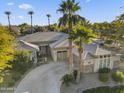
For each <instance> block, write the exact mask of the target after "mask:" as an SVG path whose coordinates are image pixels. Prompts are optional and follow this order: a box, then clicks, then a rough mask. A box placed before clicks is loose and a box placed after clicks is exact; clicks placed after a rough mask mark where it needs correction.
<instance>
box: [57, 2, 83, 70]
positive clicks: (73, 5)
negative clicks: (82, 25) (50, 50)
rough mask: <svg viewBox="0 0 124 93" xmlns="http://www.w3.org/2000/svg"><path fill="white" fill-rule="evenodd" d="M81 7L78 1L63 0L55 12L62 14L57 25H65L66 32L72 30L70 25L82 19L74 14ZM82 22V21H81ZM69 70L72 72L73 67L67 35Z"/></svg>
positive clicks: (70, 43) (70, 41)
mask: <svg viewBox="0 0 124 93" xmlns="http://www.w3.org/2000/svg"><path fill="white" fill-rule="evenodd" d="M80 9H81V7H80V6H79V3H78V2H76V1H75V0H63V1H62V2H61V4H60V7H59V9H58V10H57V12H59V13H61V14H62V17H60V18H59V27H60V26H67V28H68V30H67V31H68V34H69V35H70V32H71V31H72V27H73V26H74V25H76V24H77V23H78V22H79V21H82V20H84V18H82V17H81V16H80V15H78V14H76V12H77V11H79V10H80ZM82 22H83V21H82ZM69 64H70V65H69V66H70V67H69V70H70V72H72V68H73V61H72V40H71V38H70V37H69Z"/></svg>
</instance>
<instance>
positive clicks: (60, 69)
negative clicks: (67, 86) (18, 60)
mask: <svg viewBox="0 0 124 93" xmlns="http://www.w3.org/2000/svg"><path fill="white" fill-rule="evenodd" d="M67 67H68V66H67V64H65V63H64V62H61V63H50V64H46V65H43V66H40V67H37V68H36V69H34V70H32V71H31V72H30V73H29V74H27V75H26V77H25V78H24V79H23V80H22V81H21V82H20V84H19V85H18V87H17V88H16V89H15V92H14V93H60V87H61V78H62V76H64V75H65V74H66V73H68V69H67Z"/></svg>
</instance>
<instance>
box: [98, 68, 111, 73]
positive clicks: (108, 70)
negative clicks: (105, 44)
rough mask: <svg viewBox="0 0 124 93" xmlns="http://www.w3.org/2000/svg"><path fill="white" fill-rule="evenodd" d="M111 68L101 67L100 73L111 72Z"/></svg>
mask: <svg viewBox="0 0 124 93" xmlns="http://www.w3.org/2000/svg"><path fill="white" fill-rule="evenodd" d="M110 71H111V70H110V69H109V68H101V69H99V71H98V72H99V73H110Z"/></svg>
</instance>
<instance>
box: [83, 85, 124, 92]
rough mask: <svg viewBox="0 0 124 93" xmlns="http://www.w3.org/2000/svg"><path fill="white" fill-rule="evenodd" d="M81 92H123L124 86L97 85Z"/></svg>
mask: <svg viewBox="0 0 124 93" xmlns="http://www.w3.org/2000/svg"><path fill="white" fill-rule="evenodd" d="M82 93H124V86H115V87H112V88H111V87H109V86H104V87H97V88H92V89H88V90H85V91H83V92H82Z"/></svg>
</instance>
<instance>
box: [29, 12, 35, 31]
mask: <svg viewBox="0 0 124 93" xmlns="http://www.w3.org/2000/svg"><path fill="white" fill-rule="evenodd" d="M28 14H29V15H30V16H31V33H33V28H32V19H33V18H32V15H33V14H34V12H33V11H29V12H28Z"/></svg>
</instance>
